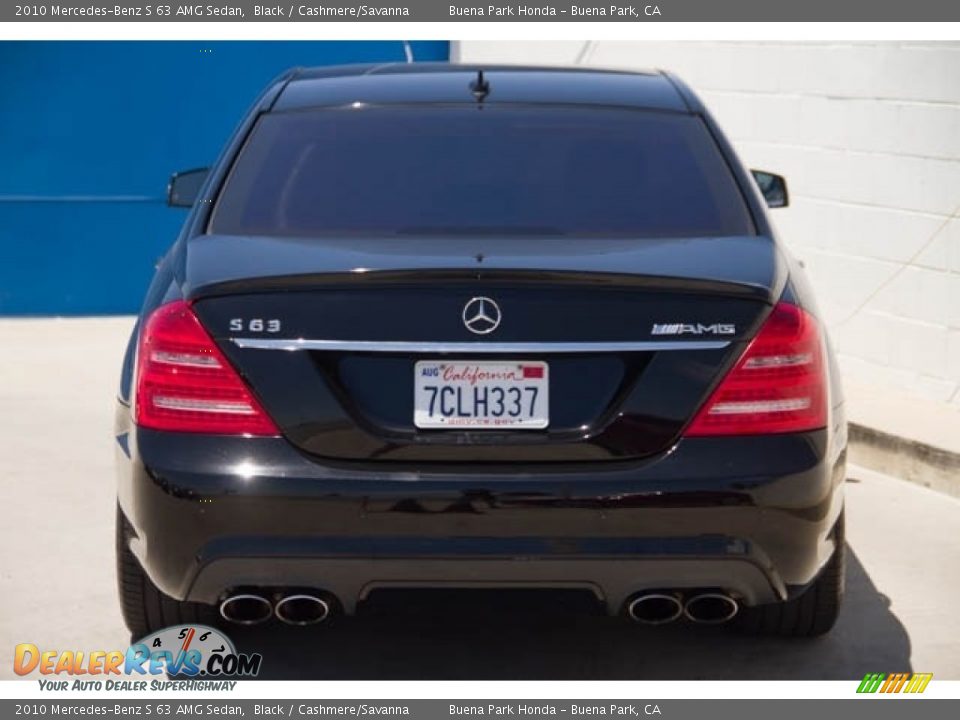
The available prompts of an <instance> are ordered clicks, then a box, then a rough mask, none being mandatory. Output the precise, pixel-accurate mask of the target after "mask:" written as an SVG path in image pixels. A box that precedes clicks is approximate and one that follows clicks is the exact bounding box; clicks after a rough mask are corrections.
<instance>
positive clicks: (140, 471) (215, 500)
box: [118, 429, 844, 613]
mask: <svg viewBox="0 0 960 720" xmlns="http://www.w3.org/2000/svg"><path fill="white" fill-rule="evenodd" d="M118 440H119V442H118V468H119V471H120V481H119V499H120V504H121V508H122V509H123V512H124V514H125V515H126V517H127V519H128V520H129V521H130V524H131V526H132V528H133V533H134V537H132V538H131V541H130V547H131V549H132V550H133V552H134V554H135V555H136V556H137V557H138V559H139V560H140V562H141V564H142V565H143V567H144V569H145V571H146V572H147V574H148V575H149V576H150V578H151V579H152V580H153V582H154V583H155V584H156V585H157V586H158V587H159V588H160V589H161V590H163V591H164V592H165V593H167V594H168V595H170V596H172V597H175V598H177V599H181V600H183V599H189V600H193V601H199V602H206V603H214V602H216V601H218V599H220V598H221V597H222V596H223V595H224V594H225V593H226V592H227V591H229V590H232V589H235V588H246V587H309V588H315V589H317V590H323V591H327V592H331V593H333V594H334V595H336V597H337V598H338V600H339V601H340V602H341V604H342V605H343V607H344V609H345V610H346V611H347V612H352V611H353V609H354V608H355V605H356V603H357V602H358V601H359V600H362V599H363V598H364V597H365V596H366V595H367V594H368V593H369V592H370V591H371V590H372V589H376V588H378V587H398V586H408V587H410V586H412V587H444V586H480V587H500V586H503V587H583V588H588V589H590V590H592V591H593V592H594V593H595V594H596V595H597V596H598V598H600V599H601V600H603V601H604V602H605V603H606V605H607V608H608V610H609V611H610V612H612V613H615V612H618V611H619V610H620V609H621V607H622V605H623V602H624V600H625V599H626V598H627V597H629V596H630V595H632V594H633V593H635V592H638V591H640V590H649V589H674V588H676V589H682V588H707V587H709V588H722V589H725V590H727V591H729V592H732V593H734V594H735V595H737V596H738V597H739V598H740V599H741V601H742V602H743V603H744V604H747V605H754V604H758V603H765V602H773V601H777V600H782V599H785V598H786V597H788V596H789V595H790V594H791V593H793V592H797V591H798V590H799V589H801V588H803V587H804V586H805V585H806V584H808V583H809V582H811V581H812V580H813V579H814V578H815V577H816V575H817V573H818V572H819V570H820V569H821V568H822V567H823V565H824V564H825V563H826V562H827V561H828V560H829V558H830V556H831V554H832V553H833V549H834V544H833V538H832V530H833V527H834V524H835V522H836V520H837V517H838V516H839V513H840V511H841V508H842V481H843V475H844V453H843V451H842V443H838V442H837V439H836V438H835V437H834V438H831V437H829V434H828V433H827V431H819V432H814V433H808V434H804V435H784V436H770V437H763V438H718V439H712V438H711V439H707V438H695V439H685V440H682V441H681V442H679V443H678V444H677V445H676V446H675V448H674V449H673V450H672V451H671V452H669V453H666V454H664V455H662V456H660V457H657V458H654V459H651V460H648V461H646V462H643V463H640V464H636V463H634V464H632V465H630V466H619V467H617V466H612V465H606V464H599V463H598V464H597V465H596V466H595V467H594V466H591V467H587V468H583V469H579V468H578V469H573V470H572V471H571V470H569V469H565V470H563V471H561V470H560V469H554V470H549V469H547V468H538V469H537V470H536V471H534V470H533V469H531V468H525V467H522V466H521V467H517V468H515V470H514V472H512V473H510V474H506V473H504V472H500V471H499V470H498V472H496V473H494V472H492V471H491V472H485V473H477V472H472V473H471V474H469V475H463V474H453V473H449V472H441V471H430V472H429V473H427V472H413V471H403V470H395V471H381V470H379V469H378V470H376V471H367V470H357V469H352V468H335V467H330V466H326V465H321V464H319V463H317V462H315V461H314V460H311V459H309V458H307V457H305V456H304V455H303V454H302V453H300V452H299V451H297V450H296V449H294V448H293V447H292V446H291V445H290V444H289V443H287V442H286V441H285V440H283V439H273V438H271V439H263V438H226V437H206V436H193V435H186V434H172V433H162V432H153V431H147V430H142V429H133V430H131V431H130V432H129V433H128V434H122V435H121V436H120V437H119V438H118Z"/></svg>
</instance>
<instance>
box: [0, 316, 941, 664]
mask: <svg viewBox="0 0 960 720" xmlns="http://www.w3.org/2000/svg"><path fill="white" fill-rule="evenodd" d="M132 324H133V322H132V319H130V318H106V319H103V318H99V319H75V320H57V319H44V320H0V528H2V530H0V532H2V541H3V545H2V547H3V558H2V563H0V678H10V677H13V671H12V656H13V647H14V645H15V644H16V643H19V642H32V643H35V644H37V645H38V646H41V647H45V648H56V649H78V650H85V651H90V650H96V649H100V650H108V649H114V648H123V647H125V646H126V644H127V641H128V639H129V638H128V636H127V633H126V631H125V629H124V627H123V625H122V622H121V620H120V615H119V610H118V607H117V601H116V590H115V586H114V567H113V513H114V499H113V497H114V479H113V470H112V460H113V447H112V443H113V438H112V434H111V429H112V413H113V397H114V395H115V388H116V384H117V377H118V373H119V366H120V360H121V355H122V352H123V348H124V345H125V343H126V339H127V335H128V333H129V331H130V328H131V327H132ZM847 492H848V519H847V533H848V540H849V545H850V551H851V552H850V556H849V557H850V561H849V569H848V577H847V603H846V605H845V607H844V610H843V614H842V616H841V619H840V622H839V624H838V626H837V627H836V628H835V630H834V632H833V633H832V634H830V635H829V636H828V637H826V638H823V639H820V640H816V641H784V640H770V639H757V638H748V637H742V636H739V635H737V634H735V633H732V632H728V631H727V630H725V629H722V628H704V627H691V626H687V625H672V626H667V627H662V628H646V627H639V626H632V625H628V624H625V623H622V622H620V621H616V620H611V619H609V618H604V617H595V616H589V615H582V614H579V613H575V612H567V609H565V608H563V607H556V608H547V609H546V610H548V611H545V609H544V608H543V607H542V606H539V605H533V606H531V604H530V603H529V602H521V601H520V600H517V601H516V602H498V603H496V604H497V607H490V606H489V605H487V604H486V603H485V602H484V601H483V600H482V599H480V600H478V599H474V600H469V601H467V602H466V603H465V605H464V606H463V607H462V612H457V613H455V614H451V612H450V609H449V607H447V608H444V607H442V606H439V605H437V603H436V602H434V603H432V604H431V603H430V602H429V601H428V600H426V599H425V600H424V601H423V602H424V604H423V605H421V606H419V607H417V608H410V607H407V606H404V605H394V606H393V607H387V608H385V609H384V610H383V612H381V613H376V614H373V615H372V616H367V617H363V618H359V619H351V620H343V621H341V622H339V623H336V624H333V625H331V626H328V627H321V628H315V629H310V630H304V631H298V630H294V629H291V628H286V627H282V628H273V627H271V628H270V629H268V630H257V631H255V632H251V631H247V632H233V633H231V635H232V636H233V637H234V639H235V640H236V641H237V642H238V644H240V645H241V646H242V647H243V646H246V647H247V649H253V648H256V649H257V650H259V651H261V652H264V653H265V659H264V671H265V675H266V676H268V677H274V678H279V677H283V678H424V679H429V678H516V679H519V678H544V679H553V678H593V679H616V678H634V679H653V678H675V679H687V678H725V679H778V678H783V679H853V678H859V677H862V676H863V675H864V674H865V673H866V672H867V671H874V672H892V671H908V670H914V671H917V672H933V673H934V675H935V677H936V678H941V679H960V652H958V651H957V648H958V647H960V616H958V613H957V612H956V606H957V598H958V597H960V573H958V572H957V570H956V569H957V568H958V567H960V533H958V532H957V530H958V528H960V500H957V499H955V498H952V497H949V496H946V495H943V494H939V493H936V492H933V491H931V490H928V489H926V488H923V487H920V486H917V485H914V484H910V483H906V482H903V481H901V480H899V479H896V478H892V477H888V476H884V475H880V474H878V473H875V472H872V471H868V470H865V469H861V468H857V467H854V468H852V469H851V471H850V481H849V482H848V484H847ZM328 649H329V650H328Z"/></svg>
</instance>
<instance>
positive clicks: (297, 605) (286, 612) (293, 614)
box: [274, 594, 330, 626]
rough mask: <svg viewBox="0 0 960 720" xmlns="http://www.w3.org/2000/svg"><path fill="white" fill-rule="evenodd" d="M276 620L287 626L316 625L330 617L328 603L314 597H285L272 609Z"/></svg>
mask: <svg viewBox="0 0 960 720" xmlns="http://www.w3.org/2000/svg"><path fill="white" fill-rule="evenodd" d="M274 614H275V615H276V616H277V620H279V621H280V622H282V623H286V624H287V625H300V626H303V625H316V624H317V623H321V622H323V621H324V620H326V619H327V617H329V615H330V603H328V602H327V601H326V600H324V599H323V598H319V597H317V596H316V595H303V594H301V595H287V596H286V597H285V598H283V599H282V600H280V602H278V603H277V606H276V607H275V608H274Z"/></svg>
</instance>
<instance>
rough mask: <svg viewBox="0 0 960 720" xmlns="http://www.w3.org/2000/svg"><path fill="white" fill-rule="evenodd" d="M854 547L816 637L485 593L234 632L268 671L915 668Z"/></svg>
mask: <svg viewBox="0 0 960 720" xmlns="http://www.w3.org/2000/svg"><path fill="white" fill-rule="evenodd" d="M847 550H848V554H847V595H846V600H845V604H844V607H843V610H842V612H841V616H840V620H839V621H838V623H837V625H836V627H835V628H834V630H833V631H832V632H831V633H830V634H829V635H827V636H826V637H823V638H818V639H814V640H787V639H771V638H756V637H750V636H745V635H741V634H738V633H737V632H734V631H732V630H731V629H728V628H723V627H707V626H697V625H691V624H688V623H674V624H673V625H669V626H663V627H647V626H640V625H634V624H630V623H627V622H625V621H623V620H620V619H617V618H608V617H605V616H603V615H602V614H600V613H599V611H598V609H596V608H595V607H591V606H589V604H584V603H583V602H578V599H577V598H573V597H568V596H554V597H553V598H552V599H551V598H550V597H547V598H544V597H543V596H542V594H540V593H516V594H512V593H508V594H502V593H501V594H490V593H484V592H476V591H471V592H457V591H443V592H437V591H435V592H434V593H410V594H404V595H403V597H400V596H399V595H398V596H396V597H393V598H389V599H384V600H383V601H381V602H378V603H377V604H375V605H372V606H371V607H367V608H366V609H365V611H364V612H363V614H362V615H360V616H358V617H356V618H338V619H337V620H336V621H331V622H330V623H329V624H327V625H325V626H318V627H313V628H307V629H297V628H291V627H287V626H280V625H274V624H271V625H269V626H264V627H262V628H260V627H257V628H253V629H239V628H230V629H229V635H230V637H232V638H233V640H234V642H235V643H236V645H237V646H238V649H239V650H241V651H245V652H260V653H262V654H263V656H264V659H263V665H262V672H261V675H260V677H261V678H263V679H316V680H320V679H339V680H342V679H349V680H360V679H381V680H396V679H422V680H446V679H468V680H481V679H488V680H493V679H506V680H519V679H542V680H560V679H591V680H616V679H634V680H637V679H644V680H647V679H676V680H681V679H682V680H691V679H730V680H779V679H788V680H854V679H860V678H862V677H863V675H864V674H865V673H867V672H868V671H869V672H891V671H897V672H906V671H910V670H911V669H912V667H911V664H910V638H909V636H908V635H907V632H906V629H905V628H904V626H903V625H902V624H901V623H900V621H899V620H898V619H897V618H896V616H895V615H893V613H892V612H891V611H890V601H889V599H888V598H887V597H886V596H885V595H884V594H883V593H882V592H881V591H880V590H879V589H878V588H877V587H876V586H875V585H874V584H873V582H872V581H871V579H870V577H869V576H868V575H867V573H866V571H865V569H864V567H863V565H862V564H861V563H860V561H859V559H858V558H857V555H856V553H855V552H854V551H853V549H852V548H850V547H849V546H848V548H847Z"/></svg>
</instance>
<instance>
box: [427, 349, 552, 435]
mask: <svg viewBox="0 0 960 720" xmlns="http://www.w3.org/2000/svg"><path fill="white" fill-rule="evenodd" d="M413 384H414V409H413V423H414V425H416V426H417V427H418V428H449V429H457V428H459V429H470V430H480V429H490V430H494V429H495V430H504V429H537V428H545V427H547V426H548V425H549V424H550V373H549V368H548V367H547V363H545V362H535V361H529V360H498V361H496V362H486V361H484V362H475V361H472V360H471V361H457V360H437V361H434V360H422V361H420V362H418V363H417V364H416V365H415V366H414V383H413Z"/></svg>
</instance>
